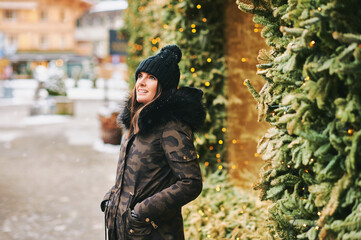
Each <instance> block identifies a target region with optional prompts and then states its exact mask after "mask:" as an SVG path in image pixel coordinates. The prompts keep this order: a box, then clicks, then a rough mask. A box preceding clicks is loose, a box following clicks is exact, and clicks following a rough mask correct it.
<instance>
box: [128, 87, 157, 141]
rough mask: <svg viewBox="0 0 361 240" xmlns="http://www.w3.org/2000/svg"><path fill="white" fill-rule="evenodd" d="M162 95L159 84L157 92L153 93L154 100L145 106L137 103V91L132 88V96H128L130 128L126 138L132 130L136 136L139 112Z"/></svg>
mask: <svg viewBox="0 0 361 240" xmlns="http://www.w3.org/2000/svg"><path fill="white" fill-rule="evenodd" d="M161 94H162V87H161V86H160V84H159V82H158V84H157V92H156V93H155V96H154V98H153V99H152V100H151V101H149V102H147V103H146V104H142V103H139V102H137V89H136V87H135V86H134V88H133V91H132V95H131V96H130V106H127V107H130V119H131V121H130V126H129V131H128V136H127V137H128V138H129V136H130V133H131V131H132V129H133V132H134V134H137V133H138V132H139V126H138V118H139V114H140V112H141V111H142V110H143V109H144V108H145V107H146V106H148V105H149V104H151V103H152V102H154V101H155V100H156V99H157V98H159V97H160V95H161Z"/></svg>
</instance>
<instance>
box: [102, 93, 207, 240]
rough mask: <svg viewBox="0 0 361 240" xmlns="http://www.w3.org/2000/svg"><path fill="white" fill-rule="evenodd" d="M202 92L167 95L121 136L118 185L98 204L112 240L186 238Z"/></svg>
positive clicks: (195, 183) (124, 118) (195, 190)
mask: <svg viewBox="0 0 361 240" xmlns="http://www.w3.org/2000/svg"><path fill="white" fill-rule="evenodd" d="M202 94H203V93H202V91H201V90H199V89H195V88H188V87H187V88H185V87H184V88H180V89H179V90H177V89H173V90H170V91H167V92H166V93H164V94H162V96H161V97H160V98H158V99H157V100H155V101H154V102H153V103H151V104H150V105H148V106H147V107H146V108H144V109H143V110H142V112H141V113H140V115H139V120H138V124H139V129H140V131H139V133H138V134H136V135H133V134H131V136H130V137H129V138H127V137H123V140H122V144H121V150H120V156H119V161H118V167H117V174H116V182H115V185H114V186H113V187H112V188H111V189H110V190H109V192H108V193H107V194H106V195H105V197H104V200H103V201H102V208H103V209H105V215H106V221H107V227H108V229H109V230H108V231H109V239H110V240H115V239H116V240H118V239H122V240H123V239H124V240H126V239H134V240H140V239H144V240H171V239H172V240H183V239H184V232H183V219H182V215H181V207H182V206H183V205H185V204H186V203H188V202H190V201H192V200H193V199H195V198H196V197H197V196H198V195H199V194H200V192H201V190H202V177H201V172H200V168H199V163H198V158H197V153H196V151H195V148H194V145H193V132H194V131H195V130H197V129H198V128H199V127H200V126H201V125H202V124H203V121H204V118H205V112H204V110H203V108H202V104H201V97H202ZM128 105H129V103H128ZM129 111H130V110H129V108H128V107H125V108H124V111H123V113H122V114H120V115H119V118H118V119H119V120H120V121H121V122H122V124H124V126H125V127H126V128H129V126H130V120H131V119H130V112H129ZM106 200H109V202H108V204H107V205H108V206H107V207H106V206H105V205H106V204H105V203H106ZM133 209H134V211H135V213H136V214H137V215H138V216H139V218H138V220H136V219H135V218H133V217H132V216H131V213H130V212H131V210H133ZM114 229H115V230H116V231H114ZM113 232H116V233H117V236H114V234H113Z"/></svg>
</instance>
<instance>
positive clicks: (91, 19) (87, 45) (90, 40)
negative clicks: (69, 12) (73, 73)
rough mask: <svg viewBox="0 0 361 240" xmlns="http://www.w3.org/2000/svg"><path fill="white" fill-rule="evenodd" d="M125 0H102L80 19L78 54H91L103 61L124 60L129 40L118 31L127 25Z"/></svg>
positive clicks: (114, 61)
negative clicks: (124, 13)
mask: <svg viewBox="0 0 361 240" xmlns="http://www.w3.org/2000/svg"><path fill="white" fill-rule="evenodd" d="M127 7H128V3H127V1H126V0H113V1H99V2H98V3H97V4H94V5H93V6H92V8H91V9H89V10H88V11H87V12H86V13H85V14H84V15H83V16H82V17H81V18H79V19H78V21H77V29H76V31H75V39H76V41H77V42H78V54H81V55H92V56H94V57H96V58H97V59H98V60H100V61H101V62H111V63H115V64H116V63H119V62H124V60H125V55H126V46H127V40H126V39H125V38H124V36H123V35H122V34H121V33H120V32H118V31H119V29H121V28H122V27H123V26H124V20H123V16H122V15H123V10H124V9H126V8H127Z"/></svg>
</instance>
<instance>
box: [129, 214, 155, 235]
mask: <svg viewBox="0 0 361 240" xmlns="http://www.w3.org/2000/svg"><path fill="white" fill-rule="evenodd" d="M124 222H125V231H126V233H127V235H128V236H129V237H130V239H133V240H146V239H147V240H148V239H149V236H150V235H151V234H152V231H153V226H152V225H151V224H149V223H146V222H141V221H138V220H136V219H134V218H133V217H132V215H131V211H130V209H129V208H128V209H127V211H126V214H125V219H124Z"/></svg>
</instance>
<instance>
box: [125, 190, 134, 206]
mask: <svg viewBox="0 0 361 240" xmlns="http://www.w3.org/2000/svg"><path fill="white" fill-rule="evenodd" d="M129 195H130V196H129V201H128V204H127V208H126V209H129V207H130V204H131V203H132V201H133V197H134V194H133V193H132V192H129Z"/></svg>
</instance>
